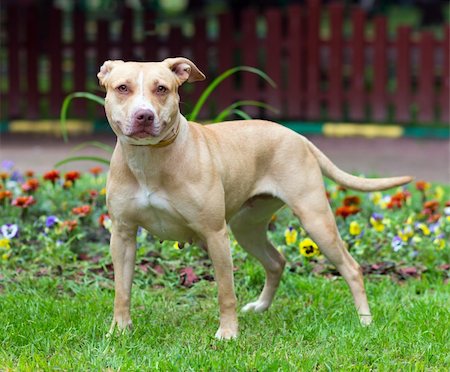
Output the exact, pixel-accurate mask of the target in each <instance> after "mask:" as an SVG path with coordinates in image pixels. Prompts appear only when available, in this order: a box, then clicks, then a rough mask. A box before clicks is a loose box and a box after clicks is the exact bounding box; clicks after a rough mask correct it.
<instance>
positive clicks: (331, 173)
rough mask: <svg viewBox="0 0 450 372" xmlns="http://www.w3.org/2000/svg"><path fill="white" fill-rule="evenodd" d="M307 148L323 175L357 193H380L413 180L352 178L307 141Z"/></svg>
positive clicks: (405, 177) (406, 178)
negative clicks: (357, 191)
mask: <svg viewBox="0 0 450 372" xmlns="http://www.w3.org/2000/svg"><path fill="white" fill-rule="evenodd" d="M307 143H308V147H309V149H310V150H311V152H312V153H313V154H314V156H315V157H316V159H317V161H318V162H319V165H320V169H321V170H322V172H323V173H324V175H325V176H326V177H328V178H330V179H332V180H333V181H335V182H337V183H338V184H339V185H342V186H344V187H347V188H349V189H352V190H359V191H381V190H386V189H390V188H392V187H395V186H401V185H404V184H407V183H409V182H411V181H412V180H413V177H410V176H403V177H389V178H363V177H356V176H352V175H351V174H348V173H346V172H344V171H343V170H341V169H339V168H338V167H337V166H336V165H335V164H333V162H332V161H331V160H330V159H328V157H327V156H326V155H325V154H324V153H323V152H322V151H320V150H319V149H318V148H317V147H316V146H314V145H313V144H312V143H311V142H309V141H308V140H307Z"/></svg>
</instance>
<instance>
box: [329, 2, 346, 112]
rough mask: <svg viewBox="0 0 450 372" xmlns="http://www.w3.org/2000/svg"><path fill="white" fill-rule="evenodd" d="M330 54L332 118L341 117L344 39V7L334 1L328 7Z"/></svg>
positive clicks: (330, 108)
mask: <svg viewBox="0 0 450 372" xmlns="http://www.w3.org/2000/svg"><path fill="white" fill-rule="evenodd" d="M329 9H330V26H331V39H330V54H329V62H328V66H329V70H328V81H329V91H328V97H327V98H328V117H329V118H330V119H332V120H339V119H341V118H342V105H343V100H344V99H343V98H344V96H343V90H344V87H343V84H342V82H343V75H342V74H343V69H342V63H343V50H344V40H343V37H342V28H343V22H344V7H343V5H342V4H338V3H334V4H331V5H330V7H329Z"/></svg>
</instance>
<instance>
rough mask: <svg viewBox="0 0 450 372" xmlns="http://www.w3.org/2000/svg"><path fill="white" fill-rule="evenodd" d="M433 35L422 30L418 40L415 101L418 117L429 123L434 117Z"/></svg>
mask: <svg viewBox="0 0 450 372" xmlns="http://www.w3.org/2000/svg"><path fill="white" fill-rule="evenodd" d="M434 47H435V45H434V37H433V34H432V33H431V32H430V31H424V32H422V35H421V39H420V41H419V59H420V65H419V76H418V83H419V85H418V90H417V92H418V93H417V103H418V106H419V115H418V119H419V121H421V122H424V123H427V122H428V123H429V122H432V121H433V119H434V109H435V103H436V101H435V93H434V71H435V70H434V66H435V63H434Z"/></svg>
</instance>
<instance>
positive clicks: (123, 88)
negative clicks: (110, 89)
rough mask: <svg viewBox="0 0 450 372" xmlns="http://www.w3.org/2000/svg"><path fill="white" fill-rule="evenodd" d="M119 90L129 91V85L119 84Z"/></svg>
mask: <svg viewBox="0 0 450 372" xmlns="http://www.w3.org/2000/svg"><path fill="white" fill-rule="evenodd" d="M117 90H118V91H119V92H120V93H128V87H127V86H126V85H125V84H122V85H119V86H118V87H117Z"/></svg>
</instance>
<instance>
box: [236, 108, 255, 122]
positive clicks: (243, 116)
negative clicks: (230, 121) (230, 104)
mask: <svg viewBox="0 0 450 372" xmlns="http://www.w3.org/2000/svg"><path fill="white" fill-rule="evenodd" d="M231 114H235V115H237V116H240V117H241V118H242V119H244V120H252V119H253V118H252V117H251V116H250V115H249V114H247V113H246V112H245V111H242V110H239V109H234V110H231V111H230V115H231Z"/></svg>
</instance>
